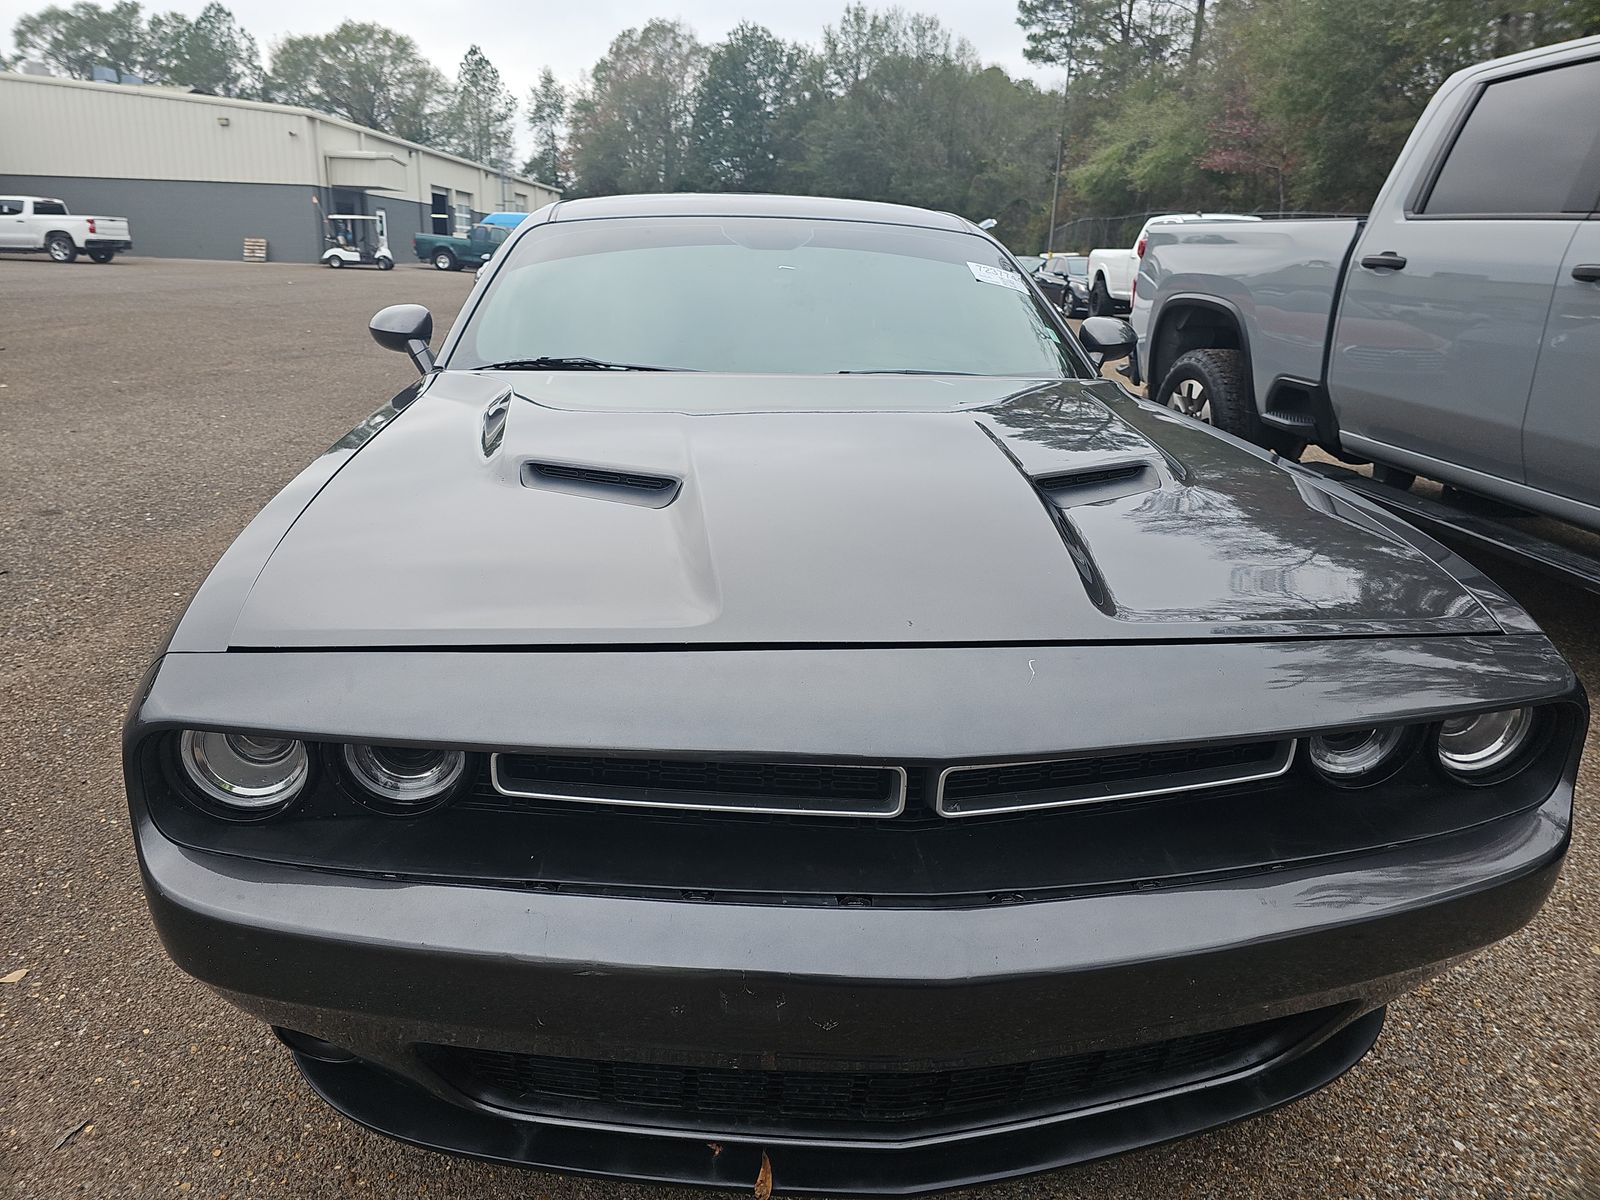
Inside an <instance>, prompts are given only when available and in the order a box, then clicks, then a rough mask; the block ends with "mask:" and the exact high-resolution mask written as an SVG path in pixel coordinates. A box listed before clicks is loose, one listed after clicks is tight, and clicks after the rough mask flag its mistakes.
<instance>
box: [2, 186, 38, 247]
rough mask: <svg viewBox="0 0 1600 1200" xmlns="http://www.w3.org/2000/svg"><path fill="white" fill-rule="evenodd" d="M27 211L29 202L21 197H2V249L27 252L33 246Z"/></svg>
mask: <svg viewBox="0 0 1600 1200" xmlns="http://www.w3.org/2000/svg"><path fill="white" fill-rule="evenodd" d="M27 209H28V202H27V201H26V200H24V199H23V198H22V197H20V196H0V249H3V250H26V249H30V248H31V247H32V246H33V237H32V233H31V231H30V229H29V226H28V217H27Z"/></svg>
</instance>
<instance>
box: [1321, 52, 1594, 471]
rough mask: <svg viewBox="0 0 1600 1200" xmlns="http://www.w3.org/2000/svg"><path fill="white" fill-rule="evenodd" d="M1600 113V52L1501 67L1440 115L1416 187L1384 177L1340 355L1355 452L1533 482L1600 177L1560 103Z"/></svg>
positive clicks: (1333, 373) (1336, 373)
mask: <svg viewBox="0 0 1600 1200" xmlns="http://www.w3.org/2000/svg"><path fill="white" fill-rule="evenodd" d="M1597 110H1600V61H1589V62H1577V63H1570V64H1567V65H1564V66H1560V67H1557V68H1554V69H1547V70H1542V71H1528V70H1527V69H1526V68H1524V69H1523V73H1521V74H1507V75H1505V76H1501V77H1496V78H1491V79H1490V80H1489V81H1488V82H1487V83H1485V84H1483V85H1481V86H1480V87H1479V88H1477V89H1476V90H1475V91H1474V92H1473V93H1472V94H1471V95H1469V96H1467V97H1465V98H1464V100H1463V103H1462V104H1461V105H1460V106H1459V107H1458V108H1457V109H1456V110H1455V113H1454V114H1453V116H1450V117H1448V119H1449V120H1450V121H1451V124H1450V125H1449V126H1446V127H1441V126H1440V123H1439V122H1438V121H1436V122H1434V125H1433V134H1434V137H1435V139H1436V140H1437V142H1438V144H1440V145H1443V146H1445V147H1447V149H1446V151H1445V153H1444V154H1443V155H1442V156H1439V155H1435V156H1433V158H1432V159H1431V161H1430V163H1429V165H1428V166H1427V167H1426V168H1425V169H1424V170H1423V171H1422V172H1421V174H1420V177H1418V178H1417V179H1416V180H1415V182H1414V183H1408V184H1407V185H1406V186H1405V188H1404V190H1403V194H1402V193H1401V192H1400V191H1399V190H1398V189H1389V188H1386V189H1385V193H1384V195H1383V196H1382V197H1380V199H1379V206H1378V208H1377V209H1376V210H1374V213H1373V216H1372V219H1371V221H1370V222H1369V223H1368V225H1367V227H1366V228H1365V229H1364V230H1363V231H1362V234H1361V236H1360V237H1359V238H1358V240H1357V242H1356V245H1355V249H1354V252H1353V255H1352V261H1351V262H1350V265H1349V269H1348V274H1347V277H1346V285H1345V291H1344V297H1343V301H1342V303H1341V305H1340V310H1339V319H1338V324H1337V326H1336V329H1335V334H1334V343H1333V352H1332V356H1331V357H1330V359H1329V363H1328V381H1329V388H1330V391H1331V393H1332V395H1333V400H1334V408H1335V412H1336V414H1337V416H1338V420H1339V427H1340V431H1341V434H1342V435H1348V440H1350V442H1351V446H1352V448H1354V449H1359V450H1365V451H1367V452H1373V453H1376V452H1378V451H1380V450H1381V449H1382V448H1384V447H1392V448H1394V449H1397V450H1400V451H1403V452H1409V454H1411V455H1415V456H1420V457H1421V458H1423V459H1426V460H1430V461H1428V462H1417V461H1412V462H1406V461H1404V459H1401V460H1400V465H1405V466H1411V467H1414V468H1415V467H1420V468H1421V469H1422V470H1423V471H1424V472H1425V473H1426V472H1428V471H1429V468H1430V465H1431V463H1434V462H1436V463H1440V464H1449V465H1454V466H1457V467H1462V468H1466V469H1467V470H1468V471H1476V472H1482V473H1486V474H1489V475H1492V476H1494V477H1496V478H1499V479H1504V480H1508V481H1511V482H1513V483H1520V482H1522V480H1523V462H1522V423H1523V416H1524V413H1525V411H1526V409H1527V407H1528V398H1529V392H1530V389H1531V388H1532V386H1533V379H1534V372H1535V369H1536V368H1537V366H1538V362H1539V350H1540V346H1541V345H1542V344H1543V341H1544V330H1545V318H1546V315H1547V314H1548V312H1549V310H1550V304H1551V300H1552V297H1553V295H1554V292H1555V288H1556V276H1557V271H1558V264H1559V263H1561V262H1562V260H1563V258H1564V257H1565V256H1566V253H1567V247H1568V245H1569V244H1570V243H1571V242H1572V240H1573V236H1574V234H1575V233H1576V232H1577V230H1578V228H1579V227H1580V226H1581V225H1583V224H1585V219H1586V217H1587V215H1588V212H1589V211H1590V210H1591V209H1592V207H1593V202H1594V195H1595V191H1594V190H1593V189H1592V188H1591V185H1593V188H1600V180H1597V179H1595V178H1594V177H1593V167H1594V165H1595V164H1593V163H1592V162H1591V159H1592V150H1593V146H1594V143H1595V141H1596V125H1595V123H1594V122H1593V121H1588V120H1571V119H1563V118H1562V117H1561V116H1560V115H1559V114H1563V113H1565V114H1576V113H1593V112H1595V111H1597ZM1441 119H1446V118H1445V117H1444V116H1442V117H1441ZM1363 442H1366V443H1373V444H1375V445H1364V444H1363ZM1379 456H1380V457H1381V454H1380V455H1379ZM1439 473H1440V474H1444V475H1449V474H1450V472H1449V471H1448V470H1445V471H1442V472H1439ZM1466 481H1470V478H1469V479H1468V480H1466Z"/></svg>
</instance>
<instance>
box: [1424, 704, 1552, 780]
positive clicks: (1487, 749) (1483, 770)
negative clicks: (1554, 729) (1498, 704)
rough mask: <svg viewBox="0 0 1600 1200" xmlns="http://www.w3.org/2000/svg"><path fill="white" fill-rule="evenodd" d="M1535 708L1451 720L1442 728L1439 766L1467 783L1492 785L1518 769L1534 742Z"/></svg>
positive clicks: (1503, 710) (1440, 730)
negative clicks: (1498, 778)
mask: <svg viewBox="0 0 1600 1200" xmlns="http://www.w3.org/2000/svg"><path fill="white" fill-rule="evenodd" d="M1537 727H1538V720H1537V718H1536V715H1535V713H1534V710H1533V709H1531V708H1527V707H1523V708H1502V709H1497V710H1495V711H1494V712H1486V713H1474V714H1472V715H1471V716H1464V717H1451V718H1450V719H1449V720H1447V721H1444V722H1442V723H1441V724H1440V726H1439V737H1438V749H1439V765H1440V766H1441V767H1443V768H1444V769H1445V771H1446V772H1447V773H1448V774H1450V775H1452V776H1454V777H1455V778H1456V779H1459V780H1461V781H1462V782H1463V783H1489V782H1493V781H1494V779H1495V778H1497V777H1498V776H1500V775H1502V774H1503V773H1505V771H1506V770H1507V768H1509V767H1512V766H1514V764H1515V763H1516V762H1517V760H1518V759H1519V758H1521V757H1522V754H1523V752H1524V751H1525V750H1526V749H1527V748H1528V746H1529V745H1531V744H1532V742H1533V735H1534V731H1535V730H1536V728H1537Z"/></svg>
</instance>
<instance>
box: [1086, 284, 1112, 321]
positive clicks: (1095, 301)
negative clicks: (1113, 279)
mask: <svg viewBox="0 0 1600 1200" xmlns="http://www.w3.org/2000/svg"><path fill="white" fill-rule="evenodd" d="M1116 310H1117V305H1116V302H1115V301H1114V300H1112V299H1111V291H1110V289H1109V288H1107V287H1106V277H1105V276H1104V275H1096V276H1095V277H1094V285H1093V286H1092V287H1090V288H1089V315H1090V316H1091V317H1109V316H1113V315H1115V313H1116Z"/></svg>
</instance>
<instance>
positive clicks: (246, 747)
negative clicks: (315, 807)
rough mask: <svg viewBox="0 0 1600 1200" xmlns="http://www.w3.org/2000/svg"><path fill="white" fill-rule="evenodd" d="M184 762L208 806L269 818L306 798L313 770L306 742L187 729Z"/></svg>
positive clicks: (181, 750)
mask: <svg viewBox="0 0 1600 1200" xmlns="http://www.w3.org/2000/svg"><path fill="white" fill-rule="evenodd" d="M178 749H179V758H180V759H181V760H182V761H183V769H184V772H185V773H186V774H187V775H188V776H189V780H190V782H191V783H193V784H194V785H195V787H197V788H199V789H200V791H201V793H203V794H204V795H205V797H206V798H207V799H208V800H215V801H216V802H217V803H218V804H220V805H222V806H224V807H225V808H229V809H233V810H236V811H237V812H239V813H241V814H254V815H265V814H266V813H268V812H270V811H271V810H274V809H279V808H282V807H284V806H285V805H287V804H288V803H289V802H290V801H291V800H293V799H294V798H295V797H296V796H298V795H299V794H300V789H301V788H303V787H304V786H305V782H306V774H307V772H308V771H309V770H310V756H309V755H308V754H307V753H306V745H305V743H304V742H298V741H295V740H294V739H293V738H281V737H266V736H263V735H260V734H254V733H207V732H203V731H201V730H198V729H185V730H184V731H183V737H182V738H181V739H180V740H179V748H178Z"/></svg>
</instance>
